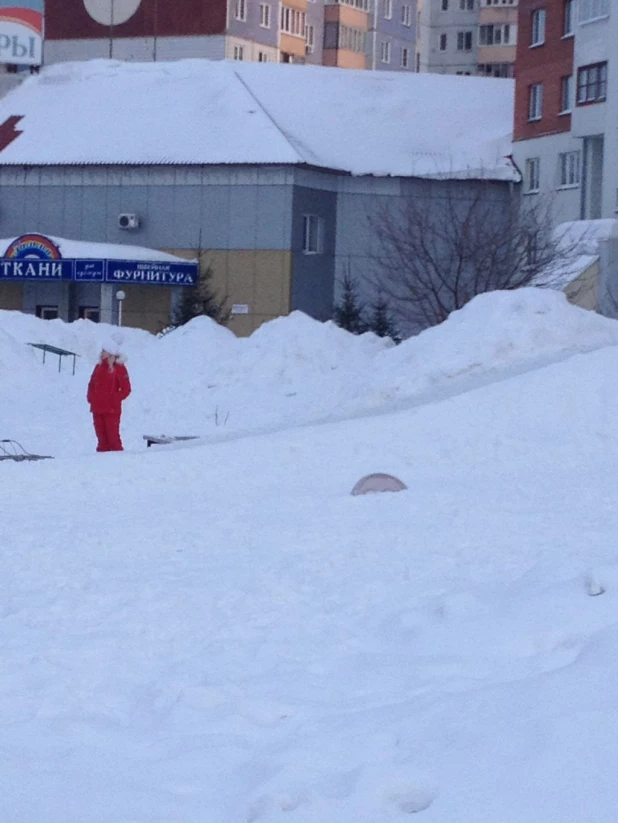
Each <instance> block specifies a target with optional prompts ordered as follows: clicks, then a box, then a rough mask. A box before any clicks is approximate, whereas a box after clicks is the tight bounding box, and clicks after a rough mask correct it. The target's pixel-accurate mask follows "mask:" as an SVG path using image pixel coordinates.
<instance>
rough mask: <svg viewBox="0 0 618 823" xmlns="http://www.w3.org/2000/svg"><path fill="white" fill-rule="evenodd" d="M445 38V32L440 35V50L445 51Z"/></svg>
mask: <svg viewBox="0 0 618 823" xmlns="http://www.w3.org/2000/svg"><path fill="white" fill-rule="evenodd" d="M446 46H447V39H446V34H441V35H440V51H446Z"/></svg>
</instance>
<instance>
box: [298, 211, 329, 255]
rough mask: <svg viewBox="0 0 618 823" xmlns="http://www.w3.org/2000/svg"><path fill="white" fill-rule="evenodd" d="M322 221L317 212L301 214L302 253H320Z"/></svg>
mask: <svg viewBox="0 0 618 823" xmlns="http://www.w3.org/2000/svg"><path fill="white" fill-rule="evenodd" d="M323 247H324V221H323V220H322V218H321V217H320V216H319V215H317V214H303V254H322V252H323Z"/></svg>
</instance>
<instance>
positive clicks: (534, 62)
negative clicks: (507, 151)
mask: <svg viewBox="0 0 618 823" xmlns="http://www.w3.org/2000/svg"><path fill="white" fill-rule="evenodd" d="M573 15H574V4H573V0H569V2H565V0H519V21H518V43H517V56H516V67H517V69H516V78H517V79H516V86H515V125H514V133H515V140H527V139H530V138H533V137H541V136H543V135H547V134H556V133H559V132H568V131H570V129H571V104H572V99H573V88H572V82H573V81H572V76H573V26H574V19H573ZM569 78H570V79H569Z"/></svg>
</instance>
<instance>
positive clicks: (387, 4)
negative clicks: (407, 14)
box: [384, 0, 393, 20]
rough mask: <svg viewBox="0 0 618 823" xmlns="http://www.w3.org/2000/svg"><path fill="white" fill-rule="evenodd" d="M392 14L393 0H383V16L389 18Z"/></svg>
mask: <svg viewBox="0 0 618 823" xmlns="http://www.w3.org/2000/svg"><path fill="white" fill-rule="evenodd" d="M392 16H393V0H384V17H385V19H386V20H390V19H391V18H392Z"/></svg>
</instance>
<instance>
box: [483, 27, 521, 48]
mask: <svg viewBox="0 0 618 823" xmlns="http://www.w3.org/2000/svg"><path fill="white" fill-rule="evenodd" d="M513 29H514V26H512V25H511V24H510V23H483V24H481V25H480V26H479V46H512V45H514V42H515V38H512V37H511V35H512V30H513Z"/></svg>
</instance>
